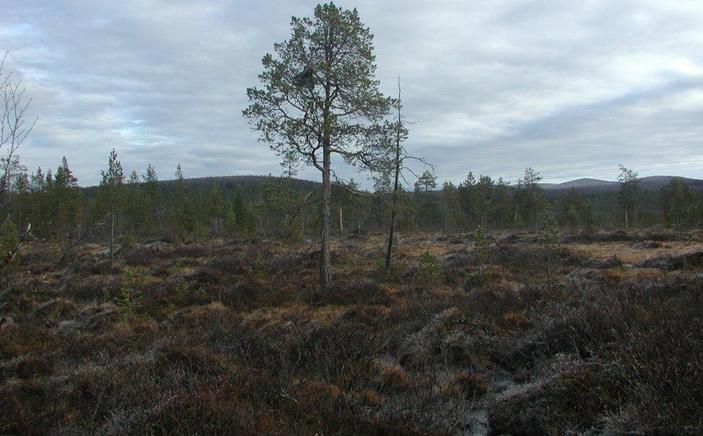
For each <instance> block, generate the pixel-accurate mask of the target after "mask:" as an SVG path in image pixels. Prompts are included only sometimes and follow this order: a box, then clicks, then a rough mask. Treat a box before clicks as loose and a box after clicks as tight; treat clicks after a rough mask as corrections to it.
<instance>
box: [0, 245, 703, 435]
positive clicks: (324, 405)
mask: <svg viewBox="0 0 703 436" xmlns="http://www.w3.org/2000/svg"><path fill="white" fill-rule="evenodd" d="M488 237H489V238H490V240H491V241H493V244H492V245H491V253H490V259H489V261H488V265H484V266H481V265H478V262H477V260H476V257H475V255H474V249H473V241H472V236H471V235H469V234H466V235H462V234H460V235H454V236H450V237H444V238H433V237H431V236H419V235H408V234H403V235H400V236H399V238H398V240H397V245H396V246H397V252H396V256H395V262H394V264H393V268H392V269H391V270H390V271H386V270H385V269H384V265H383V253H382V247H383V237H382V236H381V235H378V236H369V237H364V238H356V239H339V240H336V241H335V243H334V245H333V247H332V248H333V251H332V256H333V258H334V263H335V265H337V269H336V270H335V271H334V272H335V274H336V276H335V282H334V283H335V285H334V286H333V287H332V288H331V289H330V290H327V291H320V290H318V287H317V274H318V265H317V262H316V257H315V253H312V252H310V251H309V248H308V247H307V246H304V245H302V244H300V245H298V244H293V243H289V244H282V243H279V242H274V241H261V242H258V243H254V242H236V241H212V242H211V243H209V244H207V245H205V244H202V245H201V244H190V245H171V244H163V245H162V246H161V247H159V249H158V250H155V249H152V248H149V247H144V246H142V247H139V246H137V247H134V248H133V249H131V250H125V252H124V253H120V255H119V256H117V257H116V259H115V263H114V265H113V266H112V267H110V265H109V263H108V262H106V257H105V254H104V253H105V247H100V246H96V245H93V246H85V247H82V248H81V249H80V250H79V252H78V253H77V254H76V256H75V257H74V259H72V260H68V261H66V262H63V264H62V265H61V266H55V264H56V263H55V258H56V250H55V248H54V247H52V246H50V245H48V244H44V243H39V242H33V243H31V244H29V246H27V247H24V248H23V250H22V252H21V254H20V265H19V267H18V268H16V269H15V271H14V272H12V273H11V274H10V275H9V276H7V277H6V279H5V280H4V283H3V284H2V286H3V287H2V291H0V292H1V294H0V433H3V434H5V433H10V434H39V433H66V434H84V433H124V432H128V433H135V434H142V433H191V434H201V433H228V432H231V431H232V429H238V430H239V433H242V434H253V433H274V434H276V433H278V434H291V433H293V434H296V433H304V434H314V433H321V434H331V433H346V434H348V433H357V434H358V433H381V434H385V433H396V434H400V433H402V434H408V433H410V434H412V433H417V434H430V433H431V434H438V433H440V434H441V433H459V432H470V431H474V432H484V431H489V430H490V431H491V432H494V433H503V432H507V433H520V434H543V433H551V434H562V433H565V432H569V431H578V432H586V431H597V432H598V431H605V432H620V431H623V432H630V431H634V432H645V433H656V432H663V433H682V432H688V433H697V432H701V431H703V421H701V413H700V412H701V410H703V389H702V388H701V384H700V380H701V379H703V363H702V362H703V319H702V318H701V307H703V301H702V300H701V298H702V297H701V291H700V290H701V289H703V275H701V272H702V271H703V262H701V258H702V256H701V253H703V243H701V241H700V240H699V239H698V238H697V235H696V234H694V233H690V234H687V235H686V237H685V238H683V237H681V238H677V239H674V238H663V237H662V238H655V237H652V238H650V239H646V238H642V237H640V236H634V234H624V235H623V234H619V235H615V236H612V237H607V236H603V237H599V238H598V240H588V241H584V240H578V241H574V242H570V241H564V242H563V243H562V244H560V246H559V247H558V248H557V249H556V251H555V254H554V260H553V266H552V268H553V274H554V275H555V277H556V281H557V282H558V284H557V285H553V286H551V288H548V287H547V286H546V285H545V279H544V273H543V263H542V255H541V251H540V248H539V246H538V242H537V241H536V238H535V235H533V234H529V233H514V234H510V235H504V234H493V235H489V236H488ZM648 240H649V241H651V240H656V241H657V242H658V244H659V245H654V244H641V245H634V244H636V243H641V242H646V241H648ZM101 253H102V254H101ZM613 256H617V257H618V258H619V261H618V262H614V261H612V260H611V258H612V257H613Z"/></svg>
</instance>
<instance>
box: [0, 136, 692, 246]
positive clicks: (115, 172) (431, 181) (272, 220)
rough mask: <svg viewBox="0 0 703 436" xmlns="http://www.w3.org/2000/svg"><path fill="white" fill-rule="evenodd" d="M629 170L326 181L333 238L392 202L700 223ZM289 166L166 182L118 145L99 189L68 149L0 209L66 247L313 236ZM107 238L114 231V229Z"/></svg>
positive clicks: (587, 224)
mask: <svg viewBox="0 0 703 436" xmlns="http://www.w3.org/2000/svg"><path fill="white" fill-rule="evenodd" d="M623 171H626V172H628V174H629V178H628V180H622V181H621V188H620V190H619V192H601V193H598V192H596V193H582V192H580V191H578V190H576V189H573V188H572V189H570V190H567V191H562V192H559V193H550V192H549V191H545V190H544V189H543V188H542V187H541V186H540V185H539V182H540V180H541V176H540V175H539V173H538V172H536V171H535V170H533V169H531V168H528V169H526V170H525V174H524V176H523V178H522V179H521V180H519V181H518V183H517V184H509V183H508V182H507V181H506V180H504V179H503V178H498V179H497V180H494V179H492V178H491V177H489V176H483V175H481V176H478V177H475V176H474V175H473V174H472V173H471V172H469V174H468V175H467V177H466V178H465V180H464V181H463V182H461V183H459V184H454V183H452V182H451V181H446V182H444V183H443V184H442V185H441V186H440V185H439V184H438V182H437V176H435V175H434V174H433V173H432V172H431V171H430V170H427V171H425V172H424V173H422V174H421V175H420V176H419V177H418V178H417V180H416V182H415V183H414V185H413V187H412V189H408V188H406V187H404V186H403V185H402V184H401V185H400V188H399V189H398V190H397V191H396V196H395V199H394V196H393V192H394V186H393V183H391V182H390V179H389V178H387V177H384V176H383V175H379V176H377V177H375V178H374V186H373V189H370V190H365V189H362V188H360V187H359V185H358V184H357V183H355V182H354V181H353V180H350V181H349V182H342V181H338V182H336V183H334V184H333V185H332V192H331V197H330V198H331V210H332V211H334V213H333V215H334V218H335V219H333V220H332V222H331V224H330V228H331V230H332V232H333V233H334V234H335V235H337V236H349V235H354V234H361V233H367V232H379V231H385V230H386V229H387V227H388V224H389V219H390V217H391V215H392V209H393V202H394V201H395V202H396V203H397V204H398V207H397V209H396V216H395V218H394V219H395V223H396V226H397V228H398V229H399V230H401V231H430V232H437V233H454V232H467V231H473V230H474V229H475V228H476V227H479V226H480V227H481V228H482V229H484V230H489V229H506V230H510V229H538V228H539V227H541V222H542V220H543V219H544V215H545V213H547V212H548V213H550V214H552V215H553V216H554V219H555V220H556V222H557V224H558V225H559V226H560V227H562V228H563V229H564V230H565V231H571V232H578V231H595V230H597V229H599V228H614V227H625V226H630V227H632V226H653V225H657V226H671V227H690V226H695V225H698V224H700V223H701V222H702V221H703V195H702V194H701V192H700V191H698V190H696V189H694V188H692V187H691V186H689V185H688V184H686V183H685V182H684V181H682V180H680V179H677V178H673V179H672V180H671V181H670V182H669V183H668V184H667V185H665V186H664V187H662V188H661V189H660V190H659V191H658V192H657V191H645V190H641V189H640V188H639V186H638V178H637V177H636V173H634V172H633V171H631V170H627V169H623ZM295 175H296V173H295V170H291V169H290V168H289V169H287V170H286V171H284V172H283V174H281V175H280V176H268V177H261V178H260V179H258V180H257V181H256V182H255V183H252V184H249V185H240V184H238V183H237V181H236V180H237V179H236V178H222V179H221V180H218V179H211V180H208V181H203V182H199V183H198V182H196V181H195V180H186V179H185V178H184V174H183V171H182V168H181V166H180V165H178V167H177V168H176V169H175V170H174V172H173V174H172V175H171V176H170V177H169V180H164V181H162V180H159V176H158V175H157V171H156V168H155V167H154V165H152V164H147V165H146V167H145V169H144V171H143V172H141V174H140V173H138V172H137V171H136V170H134V171H131V172H130V173H129V174H128V175H125V171H124V169H123V167H122V163H121V161H120V159H119V156H118V154H117V152H116V151H115V150H112V151H111V152H110V154H109V156H108V157H107V160H106V164H105V168H104V169H103V170H102V171H101V178H100V183H99V184H98V186H96V187H88V188H82V187H80V186H79V184H78V180H77V178H76V177H75V176H74V174H73V171H72V170H71V168H70V166H69V163H68V161H67V159H66V158H63V159H62V161H61V163H60V164H59V165H58V166H57V168H56V169H55V170H52V169H49V170H47V171H46V173H45V172H44V171H43V170H42V169H41V168H38V169H37V170H36V171H34V172H32V173H27V172H26V171H21V172H19V173H18V174H15V175H14V176H13V177H12V178H11V179H10V181H9V183H8V187H7V192H6V193H5V199H4V201H3V209H4V215H5V216H6V218H7V219H8V220H11V221H12V222H13V223H14V225H15V226H14V227H15V228H16V231H17V232H18V233H21V232H22V231H23V229H24V228H25V227H26V225H27V224H28V223H31V224H32V227H33V234H34V236H35V237H38V238H41V239H46V240H51V241H55V242H58V243H59V244H60V245H62V246H69V245H71V244H73V243H76V242H77V241H109V240H110V239H113V240H120V241H122V240H123V239H125V238H127V239H131V240H135V241H147V240H150V239H167V240H172V241H189V240H197V239H206V238H211V237H224V238H237V237H241V238H244V237H256V236H259V237H269V238H278V239H290V240H305V239H317V238H318V237H319V231H320V224H321V223H320V217H319V206H320V201H321V195H320V189H319V186H318V185H314V184H310V183H304V182H303V181H301V180H298V179H296V178H295V177H294V176H295ZM111 236H113V237H112V238H111Z"/></svg>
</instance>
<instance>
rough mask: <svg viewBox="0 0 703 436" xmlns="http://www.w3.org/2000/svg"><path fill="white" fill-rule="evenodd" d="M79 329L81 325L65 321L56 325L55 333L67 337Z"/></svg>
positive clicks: (72, 320)
mask: <svg viewBox="0 0 703 436" xmlns="http://www.w3.org/2000/svg"><path fill="white" fill-rule="evenodd" d="M80 327H81V323H80V322H78V321H76V320H75V319H69V320H65V321H59V322H58V324H56V327H55V328H56V333H58V334H61V335H68V334H71V333H73V332H74V331H76V330H78V329H79V328H80Z"/></svg>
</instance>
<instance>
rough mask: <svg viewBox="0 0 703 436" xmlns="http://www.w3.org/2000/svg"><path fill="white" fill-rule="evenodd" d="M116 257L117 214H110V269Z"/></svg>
mask: <svg viewBox="0 0 703 436" xmlns="http://www.w3.org/2000/svg"><path fill="white" fill-rule="evenodd" d="M114 255H115V213H114V212H111V213H110V268H112V261H113V259H114Z"/></svg>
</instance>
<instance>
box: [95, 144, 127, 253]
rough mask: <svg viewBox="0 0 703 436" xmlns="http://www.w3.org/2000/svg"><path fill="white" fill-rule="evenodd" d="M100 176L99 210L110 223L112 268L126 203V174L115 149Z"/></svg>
mask: <svg viewBox="0 0 703 436" xmlns="http://www.w3.org/2000/svg"><path fill="white" fill-rule="evenodd" d="M100 175H101V179H100V185H99V186H98V200H97V209H98V213H99V215H100V216H101V217H105V219H106V220H107V221H108V223H109V225H108V228H109V231H110V235H109V240H110V266H112V263H113V260H114V255H115V236H116V232H117V231H118V230H117V226H118V225H119V216H120V214H121V213H122V206H123V201H124V173H123V171H122V163H121V162H120V160H119V159H118V157H117V151H115V149H114V148H113V149H112V151H110V155H109V156H108V159H107V168H106V169H104V170H102V171H100Z"/></svg>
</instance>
